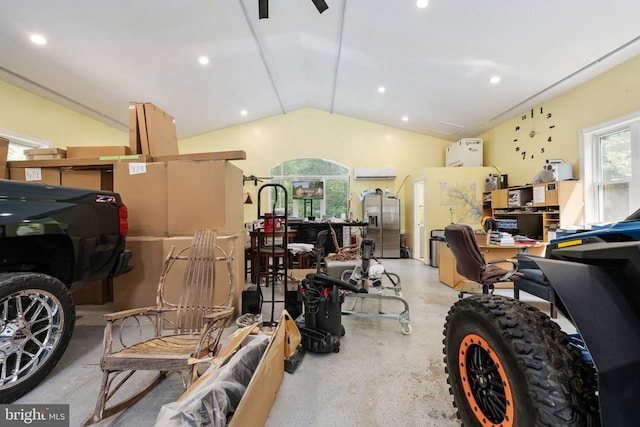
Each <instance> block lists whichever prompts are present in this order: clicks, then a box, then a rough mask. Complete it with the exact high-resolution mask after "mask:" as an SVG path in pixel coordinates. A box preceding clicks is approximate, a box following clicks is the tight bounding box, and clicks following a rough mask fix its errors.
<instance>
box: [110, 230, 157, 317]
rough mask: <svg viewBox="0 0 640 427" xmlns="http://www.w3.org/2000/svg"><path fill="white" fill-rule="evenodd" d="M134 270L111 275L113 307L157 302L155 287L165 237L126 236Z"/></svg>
mask: <svg viewBox="0 0 640 427" xmlns="http://www.w3.org/2000/svg"><path fill="white" fill-rule="evenodd" d="M127 249H129V250H131V252H132V257H131V260H130V261H129V265H132V266H133V270H131V271H129V272H128V273H126V274H122V275H120V276H116V277H114V278H113V310H114V311H121V310H128V309H130V308H139V307H149V306H153V305H155V304H156V290H157V289H158V282H159V280H160V274H161V273H162V264H163V263H164V258H165V253H164V239H163V238H162V237H151V236H140V237H136V236H130V237H127Z"/></svg>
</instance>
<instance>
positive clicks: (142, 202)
mask: <svg viewBox="0 0 640 427" xmlns="http://www.w3.org/2000/svg"><path fill="white" fill-rule="evenodd" d="M113 188H114V191H115V192H117V193H120V197H121V198H122V201H123V202H124V204H125V205H126V206H127V209H128V212H129V235H130V236H166V235H167V233H168V221H167V203H168V202H167V164H166V163H163V162H157V163H116V164H115V165H114V168H113Z"/></svg>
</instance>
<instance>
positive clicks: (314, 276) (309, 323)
mask: <svg viewBox="0 0 640 427" xmlns="http://www.w3.org/2000/svg"><path fill="white" fill-rule="evenodd" d="M345 291H351V292H366V290H365V289H360V288H358V287H357V286H354V285H352V284H350V283H347V282H343V281H342V280H339V279H336V278H333V277H331V276H327V275H325V274H320V273H311V274H308V275H307V276H306V277H305V278H304V280H302V281H301V283H300V285H299V286H298V295H299V299H300V300H302V302H303V304H304V315H303V316H299V317H298V318H297V319H296V324H297V326H298V329H299V330H300V334H301V335H302V345H303V347H304V348H305V350H307V351H310V352H312V353H330V352H334V353H337V352H339V351H340V337H341V336H343V335H344V327H343V326H342V303H343V302H344V293H345Z"/></svg>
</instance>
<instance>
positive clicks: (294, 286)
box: [280, 268, 318, 295]
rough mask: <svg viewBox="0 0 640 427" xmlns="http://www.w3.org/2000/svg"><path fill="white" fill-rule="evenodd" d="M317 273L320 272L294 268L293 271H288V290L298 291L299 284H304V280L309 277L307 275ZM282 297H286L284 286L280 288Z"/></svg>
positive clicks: (313, 269)
mask: <svg viewBox="0 0 640 427" xmlns="http://www.w3.org/2000/svg"><path fill="white" fill-rule="evenodd" d="M317 272H318V270H316V269H315V268H292V269H291V270H288V271H287V273H288V275H289V278H288V279H287V290H288V291H296V290H298V284H300V282H302V280H303V279H304V278H305V277H307V274H312V273H317ZM280 295H284V286H280Z"/></svg>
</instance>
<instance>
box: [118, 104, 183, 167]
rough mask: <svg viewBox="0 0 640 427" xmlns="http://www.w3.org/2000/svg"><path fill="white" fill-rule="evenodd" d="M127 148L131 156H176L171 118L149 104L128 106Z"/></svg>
mask: <svg viewBox="0 0 640 427" xmlns="http://www.w3.org/2000/svg"><path fill="white" fill-rule="evenodd" d="M129 148H130V150H131V153H132V154H146V155H149V156H152V157H155V156H172V155H177V154H178V139H177V135H176V124H175V120H174V118H173V117H171V116H170V115H169V114H167V113H166V112H164V111H162V109H160V108H159V107H157V106H155V105H153V104H152V103H150V102H144V103H142V102H131V103H130V104H129Z"/></svg>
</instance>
